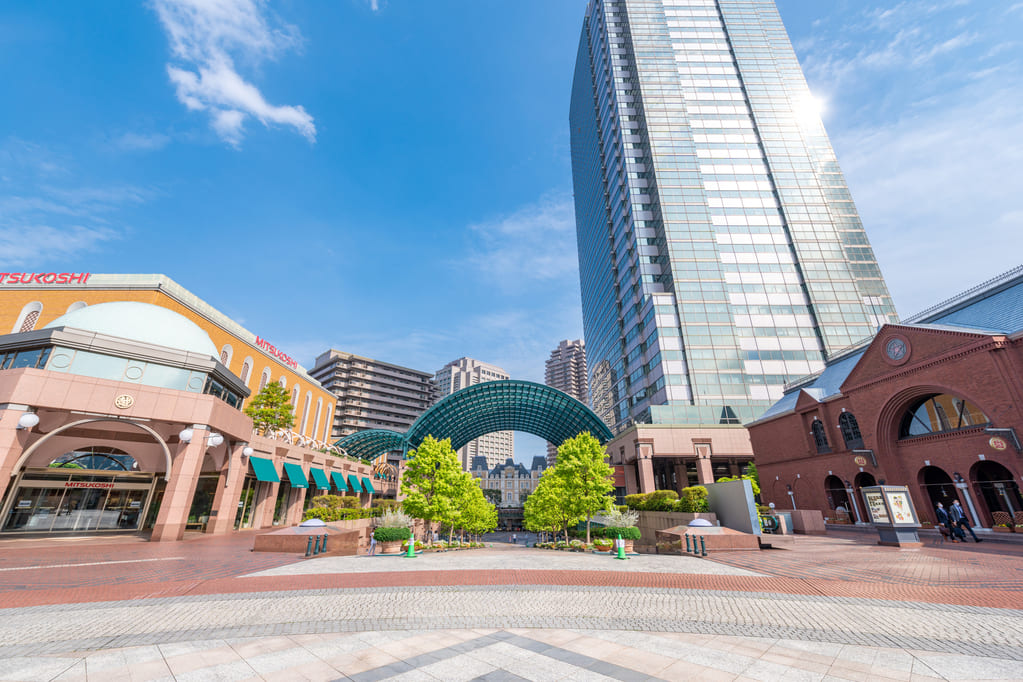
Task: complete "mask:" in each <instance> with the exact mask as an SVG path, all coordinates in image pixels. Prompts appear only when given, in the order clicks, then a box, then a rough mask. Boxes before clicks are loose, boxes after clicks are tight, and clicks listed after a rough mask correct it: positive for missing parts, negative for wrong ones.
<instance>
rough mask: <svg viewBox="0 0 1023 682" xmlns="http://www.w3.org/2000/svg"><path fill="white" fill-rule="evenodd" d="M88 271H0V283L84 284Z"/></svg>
mask: <svg viewBox="0 0 1023 682" xmlns="http://www.w3.org/2000/svg"><path fill="white" fill-rule="evenodd" d="M89 274H90V273H88V272H0V284H85V283H86V282H87V281H89Z"/></svg>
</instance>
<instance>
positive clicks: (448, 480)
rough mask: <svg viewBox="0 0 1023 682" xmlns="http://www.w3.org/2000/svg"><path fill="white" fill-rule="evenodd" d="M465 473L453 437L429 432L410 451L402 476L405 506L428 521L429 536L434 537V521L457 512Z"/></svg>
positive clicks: (446, 518) (403, 502)
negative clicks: (435, 436)
mask: <svg viewBox="0 0 1023 682" xmlns="http://www.w3.org/2000/svg"><path fill="white" fill-rule="evenodd" d="M462 473H463V472H462V467H461V466H460V465H459V463H458V455H456V454H455V451H454V450H452V449H451V439H450V438H446V439H444V440H437V439H436V438H434V437H433V436H427V437H426V438H425V439H424V440H423V442H422V443H421V444H420V445H419V447H418V448H416V449H415V450H412V451H410V452H409V453H408V461H407V463H406V466H405V473H404V474H403V475H402V479H401V493H402V495H404V496H405V499H404V500H403V501H402V508H403V509H404V510H405V511H406V512H407V513H409V514H411V515H412V516H415V517H417V518H420V519H423V520H424V521H426V537H432V535H433V533H432V530H433V523H434V522H438V523H445V522H446V521H447V520H448V519H450V518H451V517H452V516H453V514H454V506H455V502H456V499H455V498H456V496H457V492H458V490H457V488H458V484H459V482H460V480H461V478H462V476H461V474H462Z"/></svg>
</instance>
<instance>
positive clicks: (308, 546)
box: [305, 535, 313, 556]
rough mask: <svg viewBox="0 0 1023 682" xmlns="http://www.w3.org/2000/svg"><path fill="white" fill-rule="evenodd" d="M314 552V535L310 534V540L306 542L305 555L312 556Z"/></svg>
mask: <svg viewBox="0 0 1023 682" xmlns="http://www.w3.org/2000/svg"><path fill="white" fill-rule="evenodd" d="M312 554H313V536H312V535H310V536H309V542H307V543H305V555H306V556H312Z"/></svg>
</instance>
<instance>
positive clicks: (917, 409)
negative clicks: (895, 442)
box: [899, 393, 990, 439]
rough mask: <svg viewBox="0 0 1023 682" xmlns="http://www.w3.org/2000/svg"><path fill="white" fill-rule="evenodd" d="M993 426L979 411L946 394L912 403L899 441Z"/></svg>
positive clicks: (933, 395)
mask: <svg viewBox="0 0 1023 682" xmlns="http://www.w3.org/2000/svg"><path fill="white" fill-rule="evenodd" d="M988 423H990V420H989V419H988V418H987V415H985V414H984V413H983V412H981V410H980V408H979V407H977V406H976V405H974V404H973V403H971V402H970V401H969V400H964V399H962V398H958V397H956V396H953V395H949V394H947V393H941V394H932V395H929V396H926V397H924V398H920V399H919V400H917V401H916V402H914V403H911V404H910V406H909V408H908V409H907V410H906V412H905V414H903V416H902V422H901V424H899V438H900V439H901V438H913V437H914V436H926V435H928V434H931V433H943V432H948V431H958V430H960V429H966V428H970V427H973V426H982V425H984V424H988Z"/></svg>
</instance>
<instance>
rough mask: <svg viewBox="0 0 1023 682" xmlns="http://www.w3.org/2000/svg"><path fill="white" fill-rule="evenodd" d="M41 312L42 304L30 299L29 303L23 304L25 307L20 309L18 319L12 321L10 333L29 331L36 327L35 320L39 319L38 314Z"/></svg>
mask: <svg viewBox="0 0 1023 682" xmlns="http://www.w3.org/2000/svg"><path fill="white" fill-rule="evenodd" d="M42 312H43V304H42V303H40V302H39V301H32V302H31V303H27V304H25V307H24V308H22V309H21V314H20V315H18V321H17V322H15V323H14V327H12V328H11V333H12V334H14V333H17V332H30V331H32V330H33V329H35V328H36V322H38V321H39V315H40V314H41V313H42Z"/></svg>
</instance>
